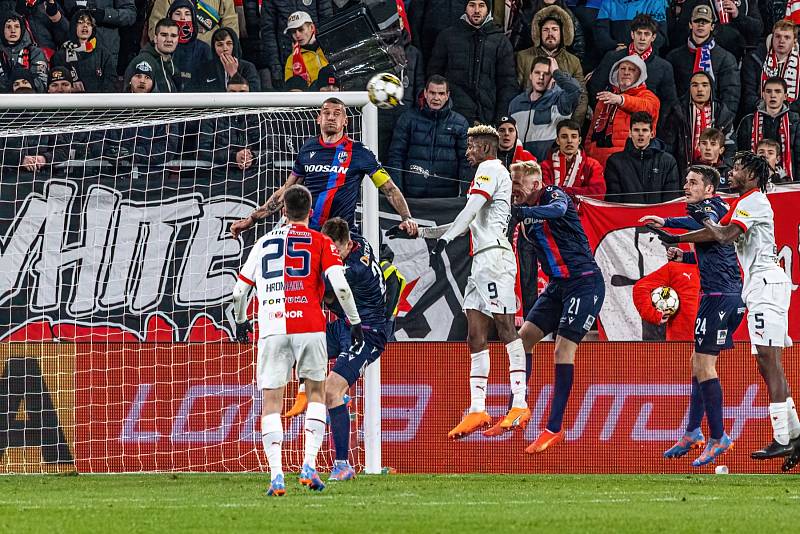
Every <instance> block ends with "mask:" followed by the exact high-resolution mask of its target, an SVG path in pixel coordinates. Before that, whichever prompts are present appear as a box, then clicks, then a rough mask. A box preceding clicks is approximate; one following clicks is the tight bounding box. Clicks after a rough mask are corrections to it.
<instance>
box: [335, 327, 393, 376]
mask: <svg viewBox="0 0 800 534" xmlns="http://www.w3.org/2000/svg"><path fill="white" fill-rule="evenodd" d="M325 337H326V339H327V342H328V359H329V360H333V359H335V360H336V362H335V363H334V364H333V369H332V370H333V372H335V373H336V374H337V375H339V376H341V377H342V378H344V379H345V380H347V384H348V385H349V386H352V385H353V384H355V383H356V381H357V380H358V379H359V377H361V375H362V374H363V373H364V369H365V368H366V367H367V365H369V364H371V363H372V362H374V361H375V360H377V359H378V358H379V357H380V355H381V354H382V353H383V349H384V347H385V346H386V330H385V328H384V327H383V326H382V327H381V328H380V329H379V330H373V329H372V328H370V327H368V326H364V346H363V347H362V348H361V350H360V351H359V352H358V353H352V352H350V327H349V326H347V323H345V322H344V320H343V319H338V320H336V321H333V322H332V323H328V326H327V327H326V331H325Z"/></svg>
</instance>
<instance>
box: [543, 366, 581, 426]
mask: <svg viewBox="0 0 800 534" xmlns="http://www.w3.org/2000/svg"><path fill="white" fill-rule="evenodd" d="M574 373H575V365H574V364H571V363H557V364H556V373H555V387H554V388H553V400H552V401H551V402H550V417H549V418H548V419H547V430H549V431H550V432H553V433H556V432H560V431H561V422H562V420H563V419H564V410H565V409H566V408H567V401H568V400H569V392H570V390H571V389H572V379H573V375H574Z"/></svg>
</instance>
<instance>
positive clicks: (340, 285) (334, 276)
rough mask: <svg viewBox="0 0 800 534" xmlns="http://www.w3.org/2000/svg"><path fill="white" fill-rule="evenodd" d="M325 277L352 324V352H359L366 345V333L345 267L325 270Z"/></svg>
mask: <svg viewBox="0 0 800 534" xmlns="http://www.w3.org/2000/svg"><path fill="white" fill-rule="evenodd" d="M325 276H326V277H327V278H328V281H329V282H330V284H331V288H333V293H334V295H336V299H337V300H338V301H339V304H341V306H342V310H344V314H345V315H346V316H347V320H348V321H349V322H350V338H351V343H352V346H351V347H350V349H351V350H353V351H355V352H359V351H360V350H361V347H362V346H363V345H364V332H363V331H362V329H361V317H360V316H359V315H358V309H357V308H356V301H355V299H354V298H353V291H352V290H351V289H350V284H348V283H347V278H345V275H344V267H342V266H341V265H334V266H332V267H328V269H326V270H325Z"/></svg>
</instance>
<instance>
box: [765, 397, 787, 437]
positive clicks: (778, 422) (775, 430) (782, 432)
mask: <svg viewBox="0 0 800 534" xmlns="http://www.w3.org/2000/svg"><path fill="white" fill-rule="evenodd" d="M769 420H770V422H771V423H772V435H773V437H774V438H775V441H777V442H778V443H780V444H781V445H788V444H789V413H788V410H787V409H786V403H785V402H770V403H769Z"/></svg>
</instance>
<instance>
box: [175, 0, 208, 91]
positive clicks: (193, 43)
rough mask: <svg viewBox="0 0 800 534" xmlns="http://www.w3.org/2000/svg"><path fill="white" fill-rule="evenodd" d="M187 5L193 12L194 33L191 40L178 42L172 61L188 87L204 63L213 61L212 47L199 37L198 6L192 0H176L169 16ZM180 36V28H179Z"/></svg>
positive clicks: (182, 84)
mask: <svg viewBox="0 0 800 534" xmlns="http://www.w3.org/2000/svg"><path fill="white" fill-rule="evenodd" d="M181 7H185V8H187V9H189V10H190V11H191V12H192V33H191V35H190V36H189V41H188V42H186V43H180V42H179V43H178V46H177V47H176V48H175V52H174V53H173V54H172V63H173V64H174V65H175V68H176V69H178V76H180V78H181V86H182V87H188V86H190V85H191V84H192V81H193V79H194V77H195V76H196V74H197V72H198V71H199V70H200V68H201V66H202V65H206V64H207V63H209V62H210V61H211V47H210V46H209V45H207V44H206V43H204V42H203V41H201V40H200V39H198V38H197V35H198V33H197V32H198V26H199V23H198V20H197V8H196V7H195V4H194V3H193V2H192V1H191V0H175V1H174V2H172V5H170V6H169V9H168V10H167V18H168V19H171V18H172V14H173V13H174V12H175V10H176V9H178V8H181ZM178 35H179V36H180V29H179V30H178Z"/></svg>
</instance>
